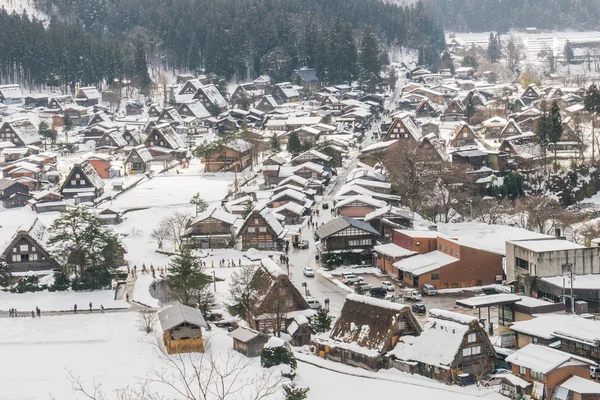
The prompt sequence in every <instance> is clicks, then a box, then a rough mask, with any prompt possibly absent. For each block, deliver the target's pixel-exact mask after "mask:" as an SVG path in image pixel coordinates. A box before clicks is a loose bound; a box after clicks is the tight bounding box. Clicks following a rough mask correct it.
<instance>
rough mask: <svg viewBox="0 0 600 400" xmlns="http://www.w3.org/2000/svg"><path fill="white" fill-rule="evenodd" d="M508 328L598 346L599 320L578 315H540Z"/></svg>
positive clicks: (599, 343)
mask: <svg viewBox="0 0 600 400" xmlns="http://www.w3.org/2000/svg"><path fill="white" fill-rule="evenodd" d="M561 286H562V285H561ZM510 329H511V330H513V331H515V332H518V333H522V334H525V335H529V336H535V337H539V338H542V339H547V340H551V339H554V338H558V337H565V338H571V340H576V341H580V342H586V343H587V344H593V343H596V345H597V346H600V321H593V320H589V319H585V318H581V317H579V316H572V315H564V314H548V315H540V316H539V317H537V318H533V319H530V320H527V321H521V322H515V323H514V324H513V325H511V327H510Z"/></svg>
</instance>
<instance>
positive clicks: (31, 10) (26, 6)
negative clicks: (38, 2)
mask: <svg viewBox="0 0 600 400" xmlns="http://www.w3.org/2000/svg"><path fill="white" fill-rule="evenodd" d="M0 7H2V8H4V9H5V10H6V11H8V12H9V13H12V12H13V11H14V12H16V13H17V14H21V13H22V12H23V11H26V12H27V14H28V15H29V16H34V17H36V18H37V19H40V20H46V19H47V16H46V14H44V13H42V12H40V11H38V10H36V9H35V5H34V0H0Z"/></svg>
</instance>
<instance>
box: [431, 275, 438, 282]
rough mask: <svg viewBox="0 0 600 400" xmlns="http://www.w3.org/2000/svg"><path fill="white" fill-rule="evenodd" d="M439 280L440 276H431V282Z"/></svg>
mask: <svg viewBox="0 0 600 400" xmlns="http://www.w3.org/2000/svg"><path fill="white" fill-rule="evenodd" d="M439 279H440V274H431V280H432V281H437V280H439Z"/></svg>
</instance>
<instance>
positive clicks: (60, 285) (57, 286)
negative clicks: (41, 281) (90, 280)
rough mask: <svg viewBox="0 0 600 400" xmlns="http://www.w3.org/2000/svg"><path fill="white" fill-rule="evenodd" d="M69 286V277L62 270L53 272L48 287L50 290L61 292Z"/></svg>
mask: <svg viewBox="0 0 600 400" xmlns="http://www.w3.org/2000/svg"><path fill="white" fill-rule="evenodd" d="M69 286H71V281H70V280H69V277H68V276H67V275H66V274H65V273H64V272H62V271H57V272H55V273H54V283H53V284H52V285H51V286H50V287H48V290H50V291H51V292H63V291H65V290H67V289H68V288H69Z"/></svg>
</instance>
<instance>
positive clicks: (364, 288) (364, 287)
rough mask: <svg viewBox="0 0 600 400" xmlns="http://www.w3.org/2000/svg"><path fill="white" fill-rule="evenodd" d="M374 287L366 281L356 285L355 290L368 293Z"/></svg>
mask: <svg viewBox="0 0 600 400" xmlns="http://www.w3.org/2000/svg"><path fill="white" fill-rule="evenodd" d="M372 287H373V286H371V285H369V284H368V283H367V282H364V281H359V282H356V283H354V290H355V291H356V292H368V291H369V290H370V289H371V288H372Z"/></svg>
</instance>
